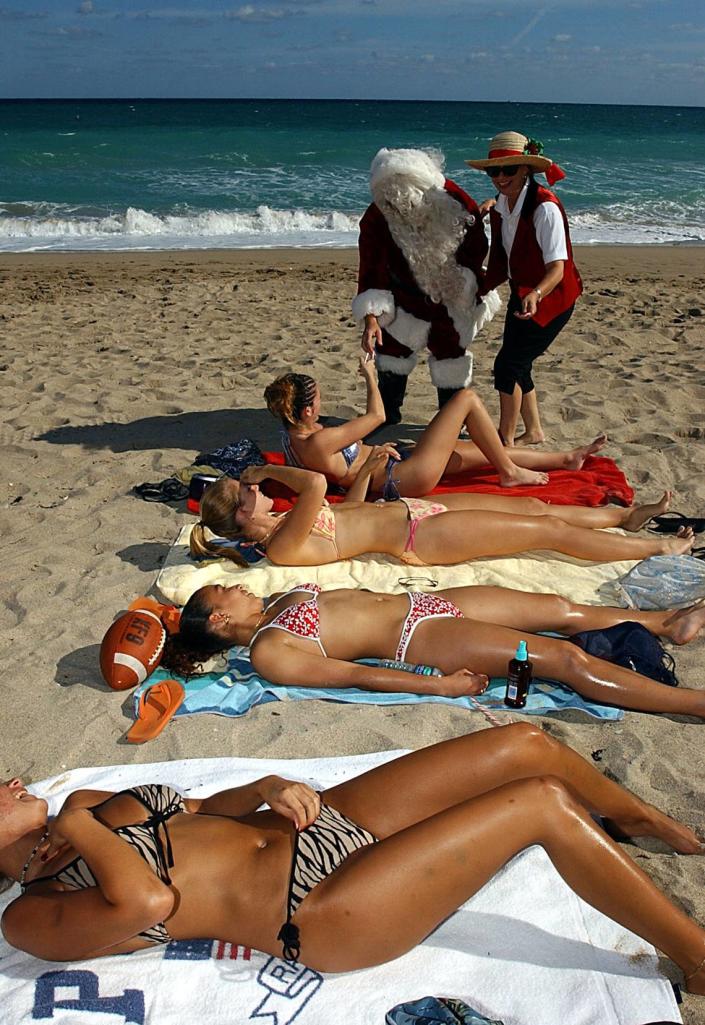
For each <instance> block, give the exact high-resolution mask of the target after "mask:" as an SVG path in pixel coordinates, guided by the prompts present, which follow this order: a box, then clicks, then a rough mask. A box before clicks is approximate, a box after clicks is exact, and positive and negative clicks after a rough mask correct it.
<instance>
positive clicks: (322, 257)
mask: <svg viewBox="0 0 705 1025" xmlns="http://www.w3.org/2000/svg"><path fill="white" fill-rule="evenodd" d="M704 247H705V242H678V243H670V242H669V243H647V242H644V243H622V242H615V243H604V242H597V243H595V244H585V243H583V244H579V243H578V244H574V245H573V249H574V251H575V253H576V255H577V256H578V258H579V260H578V262H580V263H584V264H585V265H586V266H590V267H592V266H593V264H596V263H597V261H598V260H599V258H604V257H605V256H606V255H608V254H609V256H610V258H611V259H616V260H617V263H619V264H621V263H622V261H623V260H625V261H629V262H631V260H633V259H634V258H635V257H638V259H639V261H640V262H641V261H643V263H642V265H641V267H640V269H643V270H648V271H652V270H655V269H656V268H657V265H658V266H659V267H660V266H661V263H662V262H663V260H664V258H665V259H666V260H667V262H668V263H671V262H675V263H677V264H678V268H677V271H676V272H677V273H681V272H683V271H692V269H693V268H692V266H691V264H690V263H689V262H688V261H689V255H688V254H689V250H691V249H697V250H700V249H703V248H704ZM618 254H619V256H618ZM72 260H75V261H76V263H77V264H85V263H93V262H95V263H96V265H100V264H101V263H107V262H110V261H115V262H118V263H119V262H125V263H132V262H135V263H139V262H144V263H145V264H150V265H154V264H159V263H161V262H163V263H173V264H175V265H177V266H178V265H179V264H183V263H193V262H194V261H195V262H197V263H207V262H211V261H212V262H215V263H232V264H233V265H238V264H243V263H244V264H248V265H253V264H254V265H256V266H268V265H271V264H276V263H282V262H284V263H292V264H299V265H300V264H303V263H310V264H316V265H317V264H321V263H326V262H330V263H337V264H343V265H346V266H347V265H348V264H349V263H350V262H351V261H353V262H354V263H355V265H356V264H357V248H356V247H355V246H350V247H341V248H337V247H336V248H331V249H326V248H325V247H311V248H304V247H301V248H299V247H293V246H292V247H276V248H271V249H265V248H256V249H246V248H242V249H240V248H237V249H225V248H223V249H145V250H134V249H110V250H104V249H64V250H51V251H49V252H35V253H28V252H22V253H13V252H0V269H4V268H5V267H7V269H11V268H14V267H17V266H18V265H22V263H24V262H26V263H27V265H28V266H29V267H31V266H32V265H36V266H41V265H42V264H44V263H46V264H52V263H54V262H57V263H60V262H61V261H65V262H70V261H72ZM596 269H597V268H596Z"/></svg>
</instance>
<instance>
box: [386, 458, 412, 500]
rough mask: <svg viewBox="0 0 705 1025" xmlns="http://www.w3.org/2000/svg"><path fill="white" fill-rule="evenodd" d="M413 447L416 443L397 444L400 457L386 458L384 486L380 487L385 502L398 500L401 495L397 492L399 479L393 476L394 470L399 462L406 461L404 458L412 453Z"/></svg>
mask: <svg viewBox="0 0 705 1025" xmlns="http://www.w3.org/2000/svg"><path fill="white" fill-rule="evenodd" d="M415 449H416V445H399V446H398V447H397V452H398V454H399V457H400V458H399V459H393V458H392V457H391V456H390V457H389V459H388V460H387V465H386V467H385V471H386V474H387V476H386V478H385V481H384V487H383V488H382V498H383V499H384V500H385V502H398V501H399V499H400V498H401V495H400V494H399V479H398V478H395V476H394V471H395V470H396V468H397V466H398V465H399V463H404V462H406V460H407V459H409V457H410V456H412V455H413V454H414V451H415Z"/></svg>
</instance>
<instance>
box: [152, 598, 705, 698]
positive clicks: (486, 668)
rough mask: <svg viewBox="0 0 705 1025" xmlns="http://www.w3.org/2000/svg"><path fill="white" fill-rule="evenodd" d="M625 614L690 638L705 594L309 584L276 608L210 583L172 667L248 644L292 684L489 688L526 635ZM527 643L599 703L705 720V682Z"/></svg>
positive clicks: (544, 671)
mask: <svg viewBox="0 0 705 1025" xmlns="http://www.w3.org/2000/svg"><path fill="white" fill-rule="evenodd" d="M625 622H637V623H641V624H642V625H643V626H644V627H645V628H646V629H647V630H649V631H650V632H651V633H653V634H656V635H658V636H659V637H665V638H668V639H669V640H672V641H674V642H675V643H677V644H686V643H688V642H689V641H691V640H693V638H694V637H696V636H697V634H698V633H700V631H701V630H702V628H703V626H704V625H705V601H704V602H701V603H699V604H696V605H693V606H690V607H689V608H687V609H683V610H682V611H678V612H640V611H638V610H635V609H614V608H607V607H603V606H599V605H577V604H574V603H573V602H570V601H568V599H566V598H561V597H559V596H558V595H555V594H528V593H525V592H524V591H515V590H512V589H509V588H504V587H450V588H447V589H446V590H442V591H438V592H437V593H434V594H425V593H422V592H411V593H410V594H378V593H376V592H374V591H363V590H356V589H351V588H339V589H336V590H332V591H321V588H320V587H318V586H317V585H316V584H312V583H303V584H300V585H299V586H297V587H294V588H292V589H291V590H290V591H287V592H286V593H285V594H281V595H278V596H276V597H275V598H274V599H272V600H270V601H269V603H268V604H267V603H266V602H265V601H264V600H263V599H262V598H257V597H256V596H255V595H253V594H250V593H249V591H246V590H245V589H244V588H242V587H240V586H238V585H236V586H234V587H223V586H222V585H219V584H210V585H208V586H205V587H201V588H200V589H199V590H198V591H196V592H195V594H193V595H192V596H191V598H190V599H189V600H188V602H187V603H186V605H185V606H184V609H183V612H182V615H181V622H180V627H179V633H178V634H177V635H175V636H174V637H171V638H169V640H168V641H167V649H166V650H165V653H164V658H163V664H164V665H165V666H167V667H168V668H171V669H173V670H175V671H176V672H179V673H182V674H183V675H188V674H189V673H191V672H193V671H194V669H195V668H196V666H197V665H198V664H199V663H202V662H204V661H206V660H207V659H208V658H210V657H211V655H214V654H216V653H217V652H220V651H224V650H226V649H228V648H230V647H232V646H233V645H235V644H244V645H249V646H250V653H251V658H252V665H253V667H254V668H255V670H256V671H257V672H258V673H259V675H260V676H263V677H264V678H265V679H266V680H270V681H271V682H272V683H276V684H280V685H284V686H285V685H287V684H291V683H293V684H296V685H297V686H309V687H361V688H364V689H366V690H380V691H403V692H409V691H411V692H412V693H418V694H441V695H444V696H446V697H459V696H461V695H465V694H478V693H482V692H483V691H484V690H485V689H486V688H487V680H488V677H491V676H504V675H505V673H506V670H507V663H508V662H509V659H510V658H512V657H513V655H514V652H515V651H516V649H517V645H518V643H519V641H520V640H521V639H522V637H524V638H525V637H526V634H527V633H532V634H533V633H539V632H541V631H555V632H556V633H565V634H568V635H569V636H570V635H572V634H574V633H579V632H580V631H582V630H598V629H600V630H601V629H604V628H606V627H609V626H614V625H615V624H616V623H625ZM529 648H530V651H531V659H532V662H533V664H534V673H535V675H536V676H538V677H541V678H543V679H548V680H558V681H559V682H560V683H564V684H566V686H568V687H572V688H573V690H575V691H577V693H578V694H581V695H582V696H583V697H584V698H588V699H589V700H590V701H598V702H600V703H602V704H606V705H616V706H618V707H620V708H629V709H634V710H636V711H641V712H672V713H681V714H684V715H695V716H699V717H701V718H705V690H688V689H687V688H685V687H667V686H665V685H664V684H662V683H656V682H655V681H654V680H651V679H649V678H648V677H646V676H641V675H640V674H639V673H635V672H633V671H632V670H631V669H624V668H622V667H621V666H618V665H615V664H614V663H612V662H606V661H604V659H600V658H595V657H594V656H592V655H588V654H586V653H585V652H584V651H583V650H582V649H581V648H579V647H577V645H575V644H571V642H570V641H566V640H559V639H556V638H553V637H539V636H536V637H532V638H531V641H530V643H529ZM364 658H378V659H395V660H397V661H402V662H404V661H406V662H411V663H421V664H424V665H431V666H435V667H436V668H438V669H440V670H441V672H442V673H443V674H444V675H443V676H435V677H434V676H429V677H426V676H417V675H416V674H412V673H408V672H403V671H399V670H392V669H386V668H383V667H380V666H369V665H358V664H357V662H356V660H357V659H364Z"/></svg>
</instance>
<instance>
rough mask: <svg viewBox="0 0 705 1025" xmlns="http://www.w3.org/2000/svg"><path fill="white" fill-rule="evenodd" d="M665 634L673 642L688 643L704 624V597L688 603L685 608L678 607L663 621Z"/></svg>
mask: <svg viewBox="0 0 705 1025" xmlns="http://www.w3.org/2000/svg"><path fill="white" fill-rule="evenodd" d="M664 625H665V627H666V634H665V636H666V637H668V639H669V641H673V643H674V644H689V643H690V641H692V640H694V639H695V638H696V637H697V636H698V634H699V633H700V631H701V630H702V628H703V627H704V626H705V598H701V599H700V601H696V602H695V603H694V604H693V605H689V606H688V607H687V608H686V609H678V611H677V612H674V613H673V615H672V616H671V618H670V619H667V620H666V622H665V624H664Z"/></svg>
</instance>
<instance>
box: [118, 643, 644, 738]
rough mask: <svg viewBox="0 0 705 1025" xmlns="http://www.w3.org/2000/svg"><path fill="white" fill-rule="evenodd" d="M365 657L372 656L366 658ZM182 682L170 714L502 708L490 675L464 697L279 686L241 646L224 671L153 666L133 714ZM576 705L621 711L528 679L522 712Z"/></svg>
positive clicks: (609, 713) (608, 713)
mask: <svg viewBox="0 0 705 1025" xmlns="http://www.w3.org/2000/svg"><path fill="white" fill-rule="evenodd" d="M369 661H370V662H374V661H375V660H373V659H370V660H369ZM170 677H171V678H173V679H176V680H179V682H180V683H183V685H184V689H185V691H186V697H185V699H184V702H183V704H182V705H181V707H180V708H178V709H177V711H176V715H177V716H180V715H195V714H196V713H197V712H215V713H216V715H232V716H235V715H244V714H245V712H249V710H250V709H251V708H254V706H255V705H262V704H265V703H266V702H268V701H303V700H307V699H308V700H310V699H312V698H317V699H318V700H322V701H344V702H361V703H363V704H367V705H407V704H412V703H415V702H417V701H432V702H435V703H441V704H444V705H455V706H456V707H462V708H468V709H472V708H473V707H474V702H479V703H480V704H482V705H483V707H485V708H487V709H504V710H505V711H508V709H507V708H506V706H505V704H504V691H505V688H506V680H504V679H492V680H490V685H489V687H488V688H487V690H486V691H485V693H484V694H482V695H479V696H478V697H476V698H475V699H474V701H471V700H470V698H467V697H461V698H445V697H440V696H438V695H434V694H423V695H422V694H401V693H400V694H389V693H386V692H383V691H374V690H359V689H358V688H356V687H345V688H341V687H296V686H288V687H282V686H279V685H277V684H274V683H269V682H268V681H267V680H265V679H263V678H262V677H261V676H258V675H257V673H256V672H255V671H254V669H253V668H252V663H251V662H250V657H249V651H248V649H247V648H242V647H234V648H231V649H230V651H229V653H228V656H227V669H226V670H225V672H222V671H220V672H215V673H203V674H201V675H199V676H191V677H189V679H187V680H186V679H184V678H183V677H179V676H176V675H175V674H174V673H169V672H167V671H166V670H165V669H157V670H156V671H155V672H154V673H152V675H151V676H150V677H148V678H147V679H146V680H145V682H144V683H143V684H142V685H141V686H140V687H138V688H137V690H136V691H135V692H134V694H133V698H134V714H135V715H136V714H137V706H138V703H139V698H140V695H141V694H142V693H143V692H144V691H145V690H147V688H149V687H151V686H152V684H153V683H157V682H158V681H159V680H165V679H168V678H170ZM569 708H570V709H578V710H580V711H582V712H586V713H587V714H588V715H591V716H594V718H596V719H611V720H617V719H621V718H622V717H623V716H624V712H623V711H622V710H621V709H620V708H611V707H610V706H608V705H598V704H595V703H593V702H592V701H586V700H585V699H584V698H581V696H580V695H579V694H576V692H575V691H574V690H570V689H569V688H567V687H563V686H561V684H559V683H556V682H555V681H552V680H534V681H533V683H532V685H531V690H530V692H529V696H528V698H527V702H526V707H525V708H522V710H521V714H522V715H545V714H546V713H550V712H560V711H563V710H564V709H569Z"/></svg>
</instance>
